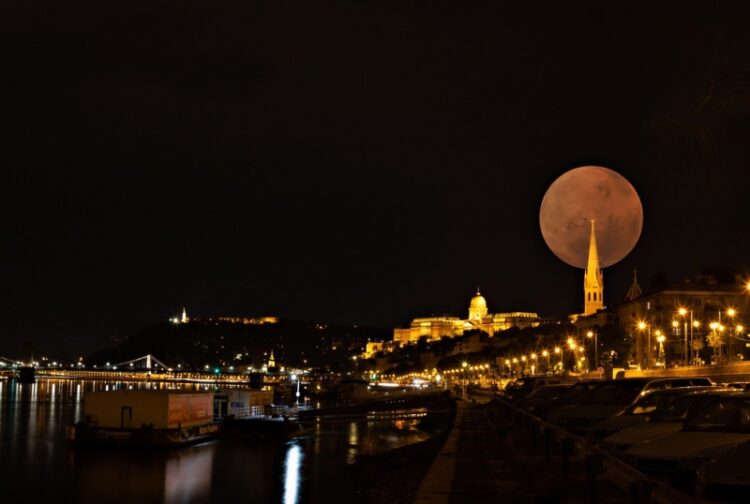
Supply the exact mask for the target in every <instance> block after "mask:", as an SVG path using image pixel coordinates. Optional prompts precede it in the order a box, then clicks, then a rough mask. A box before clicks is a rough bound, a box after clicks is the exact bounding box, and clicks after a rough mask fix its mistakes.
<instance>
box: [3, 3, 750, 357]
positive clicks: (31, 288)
mask: <svg viewBox="0 0 750 504" xmlns="http://www.w3.org/2000/svg"><path fill="white" fill-rule="evenodd" d="M151 8H152V9H155V14H154V17H149V18H133V17H132V16H130V17H128V16H125V17H122V18H120V17H118V16H117V15H116V14H117V8H115V7H112V8H111V9H112V11H111V13H112V16H109V17H106V16H105V17H104V18H102V17H99V16H97V15H96V14H92V13H91V12H89V11H88V10H87V9H85V8H82V9H81V10H78V8H76V7H72V8H71V9H70V10H64V11H61V12H56V13H55V15H54V16H52V15H50V19H49V23H47V24H44V23H42V24H30V23H26V22H23V20H24V19H29V16H32V12H31V9H30V8H29V7H25V6H21V5H19V6H15V7H13V8H11V9H10V10H9V13H8V16H7V17H6V19H9V20H17V21H18V22H17V23H9V24H12V26H8V30H7V33H8V37H9V39H10V43H11V44H13V45H14V47H16V48H17V50H18V51H17V52H18V55H19V57H18V58H16V59H14V60H13V61H12V62H9V63H8V65H7V68H6V73H7V75H9V76H10V77H9V78H8V79H6V81H5V82H4V83H3V84H2V86H3V89H4V92H5V93H6V95H8V96H12V97H13V100H12V101H11V102H10V103H8V105H7V109H6V112H5V117H6V119H7V120H8V121H9V123H11V124H14V125H15V128H14V132H13V133H12V134H11V135H10V136H8V137H7V138H6V142H7V143H8V144H9V148H8V149H6V150H5V158H6V161H5V163H4V169H5V170H6V172H7V179H6V180H7V183H5V184H3V187H2V198H1V199H0V201H2V204H3V211H4V215H6V217H7V219H6V222H5V224H6V228H5V230H6V233H5V236H6V242H5V244H4V246H3V247H2V250H1V251H0V254H1V255H0V259H1V260H0V264H2V266H0V268H2V269H1V270H0V271H1V272H2V278H3V289H2V303H0V316H1V317H2V318H3V320H4V322H5V324H4V330H3V331H2V334H1V335H0V347H2V348H6V349H7V350H6V351H7V352H13V351H17V350H19V349H20V348H21V347H22V346H23V344H24V342H25V341H32V342H33V343H34V344H35V345H36V346H39V347H43V348H50V351H55V350H59V351H61V350H63V349H66V348H70V349H71V350H72V351H76V352H78V351H82V352H84V351H88V350H93V349H97V348H102V347H104V346H106V345H107V344H108V342H109V341H110V338H112V337H117V338H124V337H127V336H129V335H131V334H133V333H135V332H136V331H137V330H138V329H140V328H141V327H143V326H145V325H148V324H149V323H152V322H154V321H160V320H164V319H166V318H169V317H171V316H174V314H175V313H176V312H177V311H178V310H179V309H181V308H182V307H183V306H187V307H189V308H190V310H191V311H193V312H195V313H196V314H229V315H246V316H254V315H263V314H274V315H278V316H281V317H286V318H294V319H305V320H321V321H327V322H331V323H342V324H360V325H376V326H381V327H394V326H402V325H404V324H407V323H408V321H409V320H410V319H412V318H413V317H415V316H419V315H420V314H426V313H441V312H445V313H460V312H461V311H462V310H463V309H464V305H465V300H466V297H467V295H470V294H471V291H472V290H473V289H474V288H475V286H476V285H477V284H479V285H481V287H482V291H483V292H484V293H486V295H487V297H488V299H489V300H490V301H491V303H492V305H493V306H497V307H502V309H503V310H505V309H507V310H515V309H530V310H533V311H536V312H538V313H539V314H540V315H542V316H550V315H562V314H566V313H574V312H577V311H579V310H580V306H579V305H580V271H579V270H577V269H574V268H570V267H568V266H566V265H564V264H561V263H560V261H559V260H558V259H557V258H556V257H555V256H554V255H553V254H552V253H550V252H549V250H548V249H547V248H546V246H545V244H544V240H543V238H542V236H541V235H540V233H539V228H538V210H539V204H540V202H541V200H542V197H543V195H544V191H545V189H546V188H547V187H548V186H549V185H550V184H551V183H552V182H553V181H554V180H555V179H556V178H557V177H558V176H559V175H561V174H562V173H564V172H565V171H567V170H569V169H571V168H574V167H576V166H582V165H586V164H597V165H602V166H607V167H609V168H612V169H614V170H616V171H618V172H619V173H621V174H622V175H623V176H624V177H626V178H627V179H628V180H629V181H631V182H632V184H633V185H634V186H635V187H636V188H637V190H638V192H639V194H640V195H641V198H642V201H643V206H644V221H645V222H644V227H643V233H642V235H641V239H640V242H639V244H638V245H637V246H636V247H635V249H634V250H633V252H631V253H630V255H628V257H626V258H625V259H624V260H623V261H622V262H621V263H619V264H617V265H615V266H613V267H611V268H607V269H606V271H605V277H606V286H605V290H606V291H607V293H610V294H611V296H610V297H609V298H608V299H611V300H613V301H615V300H617V299H618V298H621V297H623V296H624V295H625V293H626V291H627V289H628V287H629V285H630V283H631V281H632V272H633V268H634V267H637V268H638V271H639V276H640V282H641V284H642V286H643V287H644V288H645V289H648V287H649V284H650V279H651V278H652V277H653V276H654V275H655V274H657V273H658V272H660V271H666V272H668V273H669V274H670V277H671V278H672V279H675V280H679V279H681V278H683V277H686V276H693V275H695V274H696V273H699V272H700V271H701V270H703V269H705V268H724V269H728V270H731V271H734V272H737V273H739V274H747V273H748V270H749V268H748V263H747V259H746V258H747V257H749V256H750V243H748V242H747V241H746V240H744V234H745V233H746V232H747V224H746V223H745V219H744V215H746V214H747V213H748V211H750V208H748V207H749V206H750V203H749V202H748V199H747V198H746V197H745V192H746V188H747V187H748V186H750V173H748V171H747V170H745V169H744V167H745V165H746V159H747V158H748V154H750V153H749V152H748V150H747V149H748V147H747V143H746V142H744V139H745V138H746V137H747V133H748V131H750V130H748V128H747V124H750V122H748V120H747V118H748V117H749V116H750V111H749V110H748V108H747V106H746V103H747V101H746V97H747V91H746V87H745V86H744V85H743V83H745V82H746V81H747V79H748V78H750V71H749V70H748V68H747V66H746V64H745V63H744V61H745V54H746V52H747V49H748V48H750V35H748V34H747V33H746V30H744V25H743V23H742V22H741V21H740V20H741V19H745V17H744V16H746V14H747V13H746V12H745V11H746V9H747V7H746V6H744V5H743V4H740V3H726V4H722V5H721V6H719V7H716V8H714V9H708V8H706V7H705V6H704V5H703V4H699V3H675V4H661V5H658V6H649V9H643V10H642V11H638V10H635V11H634V12H633V13H631V14H629V15H627V16H624V15H623V14H622V12H620V11H619V10H618V9H617V8H616V7H614V6H598V5H595V4H591V5H587V4H580V5H575V6H564V5H559V6H555V5H551V6H549V8H547V9H544V10H542V11H541V12H536V11H535V10H534V9H533V7H531V6H497V5H484V6H482V7H481V8H478V10H476V11H472V12H462V13H458V14H457V13H456V12H453V11H452V10H450V9H447V10H444V9H439V8H435V9H431V10H411V8H410V7H408V6H401V7H392V8H389V9H384V10H378V9H375V8H374V7H372V6H366V5H360V6H357V7H353V8H352V9H348V10H347V9H343V8H339V7H334V6H320V5H315V6H312V5H311V6H307V7H300V8H301V9H302V10H303V12H302V14H304V15H302V16H300V15H299V14H300V12H296V13H295V15H291V13H289V12H288V11H285V10H284V8H283V7H281V6H276V5H270V6H267V8H266V9H265V10H263V11H262V12H256V11H253V10H251V9H249V8H248V10H246V11H243V12H241V13H236V14H235V15H233V16H232V18H231V19H230V18H229V17H227V15H226V14H225V13H223V12H221V11H219V10H214V9H208V11H206V12H203V13H202V14H201V15H197V14H193V13H192V11H190V10H185V11H183V10H182V9H177V10H178V11H179V12H176V13H175V12H173V9H172V8H171V7H156V6H152V7H151ZM160 9H161V10H160ZM160 12H161V13H162V14H164V15H165V16H167V17H170V16H172V15H175V16H176V19H177V21H179V22H178V23H177V24H178V25H182V26H186V27H187V29H186V30H185V31H182V30H176V28H175V27H174V26H173V25H172V24H170V25H164V24H163V23H161V22H160V21H159V20H158V19H160V18H159V13H160ZM676 13H678V14H679V16H677V17H676ZM120 19H124V20H125V21H123V20H120ZM301 19H305V21H304V22H303V21H301ZM208 20H213V21H215V22H216V23H218V24H221V25H222V26H224V27H225V28H224V29H225V33H226V34H227V35H226V36H224V35H222V36H219V35H216V34H213V35H211V36H206V37H203V38H202V42H201V44H204V46H203V47H204V51H203V52H201V51H197V52H196V51H194V50H193V42H191V41H192V40H193V34H194V33H204V32H205V31H206V30H209V32H210V29H209V28H207V26H208V25H207V21H208ZM667 21H668V22H667ZM448 23H450V24H451V27H452V28H451V30H445V29H444V28H445V26H446V24H448ZM81 24H83V25H84V26H86V33H87V35H86V37H84V38H83V39H81V36H80V34H79V28H80V26H81ZM270 27H273V28H270ZM412 32H414V33H417V34H418V36H412V35H411V33H412ZM186 33H189V35H186ZM323 33H325V36H323V35H322V34H323ZM214 35H215V36H214ZM610 35H611V36H610ZM28 40H40V41H41V42H40V43H39V44H30V43H28V42H27V41H28ZM341 40H346V41H347V43H346V44H341V43H339V42H340V41H341ZM375 41H377V42H375ZM166 55H169V56H166ZM216 55H220V56H216ZM665 62H669V64H665ZM30 82H34V84H33V85H31V84H30ZM686 251H689V252H690V253H684V252H686Z"/></svg>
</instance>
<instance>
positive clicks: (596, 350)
mask: <svg viewBox="0 0 750 504" xmlns="http://www.w3.org/2000/svg"><path fill="white" fill-rule="evenodd" d="M586 337H587V338H588V339H591V338H594V366H595V367H596V366H598V365H599V334H598V333H595V332H594V331H589V332H587V333H586Z"/></svg>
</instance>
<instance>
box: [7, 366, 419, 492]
mask: <svg viewBox="0 0 750 504" xmlns="http://www.w3.org/2000/svg"><path fill="white" fill-rule="evenodd" d="M128 386H133V387H137V388H141V387H155V388H158V387H165V386H166V385H164V384H145V383H137V384H132V383H123V382H114V381H111V382H105V381H88V380H57V379H49V380H48V379H40V380H37V383H35V384H19V383H17V382H16V381H14V380H7V379H2V378H0V502H17V501H26V502H34V501H41V500H49V501H57V502H138V503H150V502H167V503H187V502H220V501H221V502H239V501H242V502H250V503H259V504H262V503H266V502H269V503H270V502H281V503H284V504H295V503H299V502H314V503H318V502H354V503H356V502H360V501H361V500H362V499H363V497H362V493H361V488H359V486H358V482H357V481H355V479H356V478H352V477H351V475H352V474H354V473H353V472H352V471H351V470H349V469H350V468H349V467H348V466H349V465H350V464H352V463H353V462H354V460H355V457H356V456H357V455H360V454H363V455H364V454H374V453H380V452H383V451H387V450H391V449H394V448H398V447H401V446H405V445H407V444H410V443H415V442H419V441H424V440H426V439H428V438H429V437H430V436H431V433H430V432H426V431H423V430H420V429H419V420H420V417H422V416H424V415H425V414H426V411H424V410H412V411H410V412H409V414H407V415H402V416H400V417H398V418H394V417H388V416H378V417H370V418H368V419H366V420H360V421H344V422H335V423H319V424H316V426H315V427H314V428H313V429H312V431H311V432H309V433H308V434H305V435H303V436H300V437H297V438H294V439H291V440H288V441H266V442H259V441H251V440H244V439H229V438H226V439H219V440H216V441H211V442H207V443H203V444H200V445H195V446H190V447H187V448H180V449H172V450H146V451H134V450H111V449H110V450H105V449H82V448H76V447H74V446H72V445H71V444H70V443H69V442H68V441H66V439H65V426H66V425H68V424H71V423H73V422H75V421H78V420H80V419H81V416H82V414H83V408H82V406H83V402H82V401H83V397H84V395H85V393H86V392H87V391H91V390H104V389H107V388H109V389H112V388H122V387H128ZM192 388H195V386H192Z"/></svg>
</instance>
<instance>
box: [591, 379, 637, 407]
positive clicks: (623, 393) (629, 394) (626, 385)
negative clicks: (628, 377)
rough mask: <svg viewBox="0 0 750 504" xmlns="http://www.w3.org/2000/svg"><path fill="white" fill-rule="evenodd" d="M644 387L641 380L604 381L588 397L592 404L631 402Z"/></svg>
mask: <svg viewBox="0 0 750 504" xmlns="http://www.w3.org/2000/svg"><path fill="white" fill-rule="evenodd" d="M641 389H643V382H641V381H632V382H631V381H614V382H608V383H602V384H601V385H599V386H598V387H596V388H594V390H592V391H591V393H590V394H589V395H588V396H587V397H586V399H585V401H584V402H586V403H591V404H629V403H631V402H632V401H633V399H635V398H636V397H637V396H638V394H639V393H640V391H641Z"/></svg>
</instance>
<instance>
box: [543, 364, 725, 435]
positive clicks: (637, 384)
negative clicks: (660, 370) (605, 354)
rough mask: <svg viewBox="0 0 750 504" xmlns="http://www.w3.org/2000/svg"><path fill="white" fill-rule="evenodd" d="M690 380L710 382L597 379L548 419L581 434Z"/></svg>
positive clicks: (706, 381)
mask: <svg viewBox="0 0 750 504" xmlns="http://www.w3.org/2000/svg"><path fill="white" fill-rule="evenodd" d="M693 383H706V384H712V383H713V382H711V381H710V380H708V379H707V378H706V379H705V381H703V380H701V379H695V382H694V381H693V379H692V378H657V379H651V378H624V379H617V380H606V381H603V382H600V383H599V384H598V385H597V386H595V387H593V388H592V389H591V390H590V391H589V393H588V394H586V395H585V396H584V397H583V398H582V399H581V401H580V403H579V404H571V405H568V406H565V407H561V408H558V409H556V410H555V411H553V412H552V413H551V414H550V416H549V420H550V422H552V423H555V424H557V425H559V426H560V427H562V428H563V429H566V430H568V431H569V432H572V433H573V434H578V435H584V434H586V433H587V431H588V430H589V428H590V427H591V426H592V425H593V424H595V423H597V422H600V421H602V420H606V419H608V418H611V417H612V416H614V415H616V414H617V413H619V412H620V411H621V410H622V409H623V408H626V407H627V406H629V405H630V404H632V403H633V401H635V399H636V398H638V397H639V396H644V395H646V394H648V393H650V392H654V391H657V390H666V389H671V388H681V387H690V386H692V385H693Z"/></svg>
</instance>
